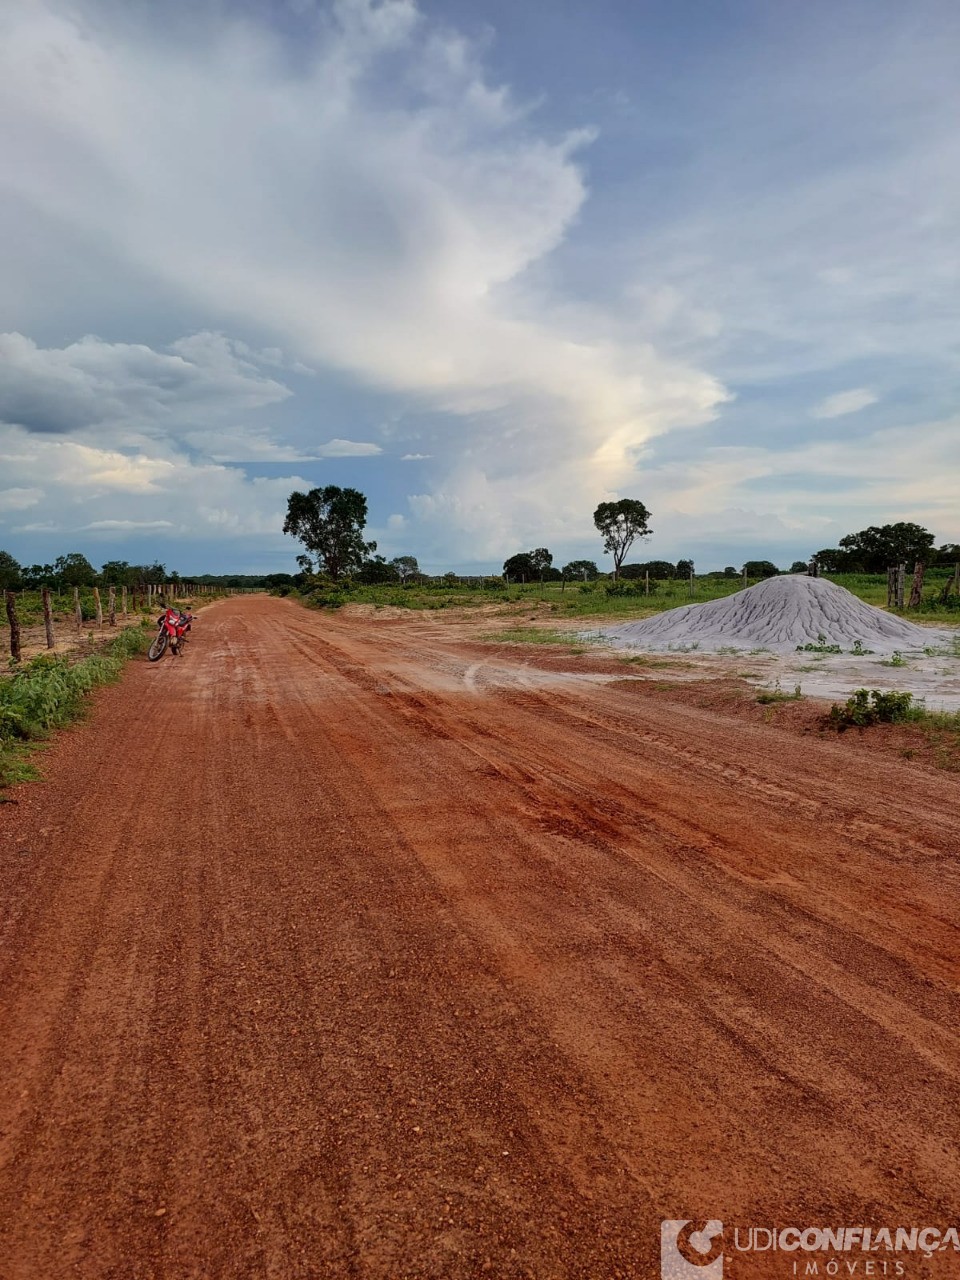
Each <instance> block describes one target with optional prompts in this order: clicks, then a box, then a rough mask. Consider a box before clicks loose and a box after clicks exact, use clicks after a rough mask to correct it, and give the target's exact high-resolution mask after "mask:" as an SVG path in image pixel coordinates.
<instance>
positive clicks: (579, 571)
mask: <svg viewBox="0 0 960 1280" xmlns="http://www.w3.org/2000/svg"><path fill="white" fill-rule="evenodd" d="M562 572H563V576H564V577H565V578H566V579H567V581H568V582H569V581H570V580H571V579H573V578H581V579H582V580H583V581H584V582H595V581H596V579H597V578H598V577H599V576H600V570H599V569H598V568H597V566H596V563H595V562H594V561H593V560H571V561H570V563H569V564H565V565H564V566H563V571H562Z"/></svg>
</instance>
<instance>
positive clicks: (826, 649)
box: [797, 631, 859, 653]
mask: <svg viewBox="0 0 960 1280" xmlns="http://www.w3.org/2000/svg"><path fill="white" fill-rule="evenodd" d="M858 643H859V642H858ZM797 653H843V649H842V648H841V647H840V645H838V644H828V643H827V637H826V636H825V635H824V634H823V632H822V631H819V632H818V633H817V642H816V644H814V643H813V642H812V641H809V640H808V641H807V643H806V644H798V645H797Z"/></svg>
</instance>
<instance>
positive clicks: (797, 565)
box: [790, 560, 810, 573]
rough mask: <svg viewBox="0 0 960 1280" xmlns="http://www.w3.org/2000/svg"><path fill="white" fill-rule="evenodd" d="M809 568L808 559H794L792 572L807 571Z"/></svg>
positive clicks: (791, 567)
mask: <svg viewBox="0 0 960 1280" xmlns="http://www.w3.org/2000/svg"><path fill="white" fill-rule="evenodd" d="M809 568H810V566H809V565H808V564H807V562H806V560H794V562H793V564H792V565H791V566H790V572H791V573H806V572H807V570H808V569H809Z"/></svg>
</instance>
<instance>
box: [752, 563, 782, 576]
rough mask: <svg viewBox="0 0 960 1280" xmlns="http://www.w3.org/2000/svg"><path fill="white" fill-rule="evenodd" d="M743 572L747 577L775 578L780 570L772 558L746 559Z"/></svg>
mask: <svg viewBox="0 0 960 1280" xmlns="http://www.w3.org/2000/svg"><path fill="white" fill-rule="evenodd" d="M743 572H744V575H745V576H746V577H748V578H775V577H776V576H777V574H778V573H779V572H780V570H779V569H778V568H777V566H776V565H775V564H774V563H773V561H772V560H748V561H747V563H746V564H745V565H744V566H743Z"/></svg>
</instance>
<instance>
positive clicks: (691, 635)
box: [604, 574, 950, 654]
mask: <svg viewBox="0 0 960 1280" xmlns="http://www.w3.org/2000/svg"><path fill="white" fill-rule="evenodd" d="M604 634H605V635H606V636H608V637H609V639H610V640H612V641H613V643H614V644H619V645H624V646H629V647H632V648H643V649H668V648H680V647H684V646H687V647H688V646H691V645H696V646H697V648H699V649H704V650H710V649H722V648H726V647H728V646H729V647H732V648H738V649H769V650H771V651H772V652H774V653H788V652H792V651H794V650H795V649H796V647H797V645H803V644H816V642H817V638H818V636H823V637H824V638H825V640H826V643H827V644H838V645H840V646H841V647H842V648H843V649H844V650H850V649H852V648H853V646H854V644H855V642H856V641H857V640H859V641H860V643H861V645H862V646H863V648H864V649H872V650H873V651H874V652H875V653H885V654H889V653H893V652H894V650H897V649H899V650H901V651H903V652H904V653H906V652H908V651H910V650H919V649H923V648H924V647H926V646H929V645H939V644H949V641H950V633H944V632H937V631H932V630H929V629H928V628H926V627H918V626H916V625H915V624H914V623H912V622H905V621H904V620H903V618H898V617H896V616H894V615H893V614H890V613H885V612H884V611H883V610H882V609H876V608H874V606H873V605H872V604H865V603H864V601H863V600H860V599H859V598H858V597H857V596H855V595H853V594H852V592H850V591H847V589H846V588H845V587H838V586H837V585H836V583H834V582H828V581H827V579H826V578H807V577H805V576H804V575H802V574H795V575H794V574H791V575H789V576H784V577H781V578H767V579H766V580H765V581H764V582H758V583H757V585H756V586H755V587H747V589H746V590H745V591H738V592H737V593H736V594H735V595H732V596H727V597H726V598H725V599H723V600H710V601H708V602H707V603H706V604H688V605H684V606H683V607H682V608H679V609H669V610H667V612H666V613H661V614H658V615H657V617H655V618H646V619H645V620H644V621H643V622H627V623H624V624H623V625H622V626H619V627H610V628H605V629H604Z"/></svg>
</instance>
